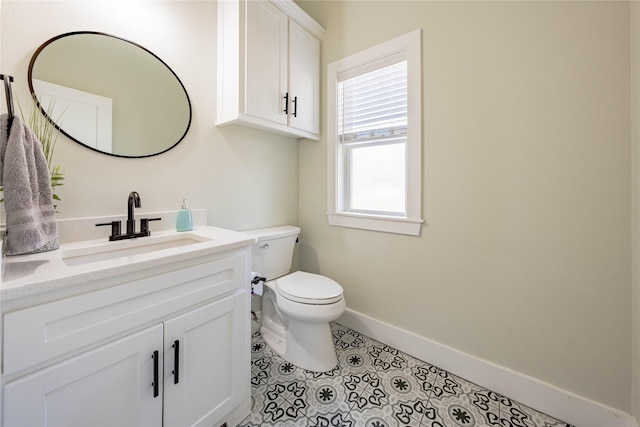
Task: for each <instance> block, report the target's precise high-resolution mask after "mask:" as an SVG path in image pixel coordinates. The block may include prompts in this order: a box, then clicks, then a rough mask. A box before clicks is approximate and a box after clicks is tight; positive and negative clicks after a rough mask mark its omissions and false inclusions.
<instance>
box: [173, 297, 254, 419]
mask: <svg viewBox="0 0 640 427" xmlns="http://www.w3.org/2000/svg"><path fill="white" fill-rule="evenodd" d="M248 312H249V297H248V293H247V292H246V291H245V290H243V291H241V292H238V293H235V294H233V295H231V296H228V297H226V298H223V299H221V300H218V301H216V302H214V303H211V304H208V305H205V306H203V307H201V308H199V309H195V310H193V311H191V312H189V313H186V314H184V315H182V316H179V317H176V318H174V319H171V320H169V321H167V322H165V324H164V326H165V349H164V352H165V354H164V361H165V362H164V363H165V365H164V382H165V384H164V396H165V409H164V426H196V425H202V426H212V425H218V424H221V423H222V422H223V421H225V420H224V417H225V416H226V414H228V413H229V412H230V411H231V410H232V409H233V408H234V407H236V405H238V404H239V403H240V402H242V401H243V400H244V399H246V397H247V396H248V395H249V393H250V390H249V369H250V360H249V342H250V336H249V335H250V333H249V324H248V320H249V318H248V316H247V313H248Z"/></svg>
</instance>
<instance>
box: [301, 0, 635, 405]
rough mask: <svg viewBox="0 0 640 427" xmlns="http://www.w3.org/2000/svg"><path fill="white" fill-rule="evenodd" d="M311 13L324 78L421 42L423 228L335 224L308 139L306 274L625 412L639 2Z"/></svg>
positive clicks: (357, 305) (392, 320) (319, 157)
mask: <svg viewBox="0 0 640 427" xmlns="http://www.w3.org/2000/svg"><path fill="white" fill-rule="evenodd" d="M299 4H300V5H301V6H302V7H303V8H304V9H305V10H307V12H308V13H309V14H310V15H311V16H313V17H314V18H316V19H317V20H318V21H319V22H320V24H322V25H323V26H325V28H326V30H327V36H326V38H325V41H324V43H323V60H322V64H323V67H325V68H326V65H327V64H328V63H330V62H332V61H335V60H337V59H339V58H341V57H344V56H345V55H348V54H351V53H354V52H357V51H359V50H362V49H364V48H367V47H369V46H371V45H374V44H376V43H380V42H382V41H384V40H387V39H390V38H392V37H395V36H398V35H401V34H404V33H407V32H409V31H411V30H413V29H415V28H422V29H423V53H424V66H423V74H424V76H423V88H424V98H423V114H424V125H423V129H424V142H423V152H424V171H423V176H424V178H423V179H424V183H423V188H424V201H423V206H424V207H423V210H424V219H425V221H426V224H425V226H424V228H423V230H422V234H421V236H420V237H417V238H416V237H407V236H399V235H391V234H384V233H376V232H367V231H362V230H354V229H345V228H338V227H330V226H328V224H327V219H326V216H325V210H326V201H325V197H326V149H325V141H324V140H323V141H320V142H312V141H304V142H301V145H300V155H299V162H300V170H301V171H303V172H302V173H301V174H300V177H299V178H300V184H299V219H300V225H301V227H302V230H303V235H302V246H301V248H302V251H301V257H300V258H301V268H302V269H306V270H309V271H315V272H321V273H323V274H326V275H328V276H331V277H332V278H334V279H336V280H338V281H339V282H340V283H341V284H342V285H343V286H344V288H345V297H346V301H347V306H348V307H349V308H350V309H352V310H355V311H357V312H360V313H363V314H365V315H369V316H371V317H373V318H375V319H378V320H381V321H383V322H387V323H389V324H392V325H395V326H398V327H400V328H403V329H406V330H409V331H412V332H415V333H416V334H418V335H420V336H423V337H427V338H430V339H433V340H436V341H439V342H441V343H443V344H446V345H449V346H451V347H453V348H456V349H459V350H461V351H464V352H466V353H470V354H472V355H474V356H477V357H480V358H482V359H485V360H489V361H491V362H494V363H497V364H499V365H502V366H504V367H507V368H510V369H513V370H516V371H519V372H521V373H524V374H526V375H530V376H533V377H535V378H538V379H540V380H542V381H545V382H547V383H551V384H554V385H556V386H558V387H561V388H563V389H565V390H568V391H571V392H574V393H576V394H578V395H581V396H584V397H587V398H589V399H593V400H595V401H598V402H601V403H604V404H606V405H609V406H611V407H614V408H618V409H621V410H623V411H626V412H630V411H631V399H630V396H631V375H630V373H631V340H630V337H631V322H630V313H631V302H630V298H629V296H630V294H631V238H630V236H631V187H630V186H631V173H630V171H631V163H630V154H631V152H630V144H629V141H630V99H629V91H630V60H629V51H630V50H629V49H630V40H629V37H630V36H629V31H630V28H629V3H628V2H601V3H600V2H414V1H408V2H400V1H392V2H391V1H388V2H386V1H371V2H369V1H340V2H337V1H301V2H299ZM323 69H324V68H323ZM324 119H326V118H323V122H326V121H324ZM636 288H637V287H636ZM636 372H637V371H636ZM636 377H637V375H636Z"/></svg>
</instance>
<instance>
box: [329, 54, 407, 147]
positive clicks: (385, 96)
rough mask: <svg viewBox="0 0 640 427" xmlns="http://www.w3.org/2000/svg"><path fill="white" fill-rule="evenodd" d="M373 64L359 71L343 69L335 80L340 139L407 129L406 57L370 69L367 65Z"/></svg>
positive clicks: (394, 133) (377, 136)
mask: <svg viewBox="0 0 640 427" xmlns="http://www.w3.org/2000/svg"><path fill="white" fill-rule="evenodd" d="M395 59H396V60H398V59H401V58H395ZM387 60H388V59H387ZM378 65H379V64H378ZM374 67H375V64H372V66H371V67H365V70H364V71H365V72H363V73H360V74H357V73H354V72H347V73H344V75H342V76H341V77H342V78H343V79H342V80H341V81H339V82H338V136H339V138H340V141H341V142H345V143H348V142H357V141H364V140H366V141H371V140H375V139H383V138H389V137H397V136H401V135H405V134H406V133H407V61H406V59H404V60H400V62H395V63H393V64H391V65H387V66H384V67H383V68H378V69H373V70H372V71H368V70H367V69H366V68H374ZM361 71H362V70H361ZM353 74H356V75H353Z"/></svg>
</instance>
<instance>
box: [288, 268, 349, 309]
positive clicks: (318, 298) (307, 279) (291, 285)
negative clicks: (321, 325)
mask: <svg viewBox="0 0 640 427" xmlns="http://www.w3.org/2000/svg"><path fill="white" fill-rule="evenodd" d="M276 291H277V292H278V294H280V296H282V297H283V298H286V299H288V300H290V301H294V302H299V303H303V304H313V305H322V304H332V303H335V302H338V301H340V300H341V299H342V298H343V295H342V293H343V289H342V286H340V285H339V284H338V283H336V282H335V281H333V280H331V279H330V278H328V277H325V276H321V275H319V274H313V273H307V272H304V271H296V272H295V273H291V274H288V275H286V276H283V277H280V278H278V279H276Z"/></svg>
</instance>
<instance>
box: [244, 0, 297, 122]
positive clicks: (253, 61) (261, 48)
mask: <svg viewBox="0 0 640 427" xmlns="http://www.w3.org/2000/svg"><path fill="white" fill-rule="evenodd" d="M246 16H247V22H246V26H245V28H246V47H247V51H246V55H245V58H244V59H245V61H246V66H245V70H246V76H245V78H246V90H245V94H244V95H245V100H246V101H245V102H246V104H245V111H246V113H247V114H249V115H251V116H253V117H256V118H259V119H263V120H267V121H269V122H272V123H276V124H281V125H286V124H287V115H286V114H285V112H284V109H285V107H286V104H285V99H284V97H285V96H286V95H287V22H288V18H287V15H285V14H284V12H282V11H281V10H280V9H278V8H277V7H276V6H274V5H273V4H271V2H268V1H247V2H246Z"/></svg>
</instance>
